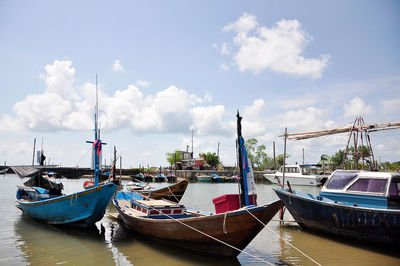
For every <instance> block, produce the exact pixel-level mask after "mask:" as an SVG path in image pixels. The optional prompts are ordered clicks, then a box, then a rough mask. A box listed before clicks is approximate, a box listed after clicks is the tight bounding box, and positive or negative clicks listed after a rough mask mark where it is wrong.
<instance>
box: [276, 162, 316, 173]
mask: <svg viewBox="0 0 400 266" xmlns="http://www.w3.org/2000/svg"><path fill="white" fill-rule="evenodd" d="M282 172H283V166H281V167H280V168H279V170H278V173H282ZM285 173H301V174H302V175H319V173H318V168H317V167H316V165H311V164H302V165H298V164H295V165H286V166H285Z"/></svg>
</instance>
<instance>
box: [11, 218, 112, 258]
mask: <svg viewBox="0 0 400 266" xmlns="http://www.w3.org/2000/svg"><path fill="white" fill-rule="evenodd" d="M14 230H15V234H16V246H17V248H18V249H19V250H20V251H21V252H22V256H23V258H24V261H25V262H27V263H29V264H31V265H54V264H64V263H67V264H76V265H79V264H81V265H83V264H87V263H88V262H90V264H97V263H99V264H107V265H112V264H114V259H113V254H112V252H111V251H110V250H109V249H108V248H107V246H106V243H105V241H104V231H103V233H102V232H101V230H98V229H97V228H92V229H88V230H82V229H80V228H73V227H67V226H52V225H48V224H45V223H42V222H40V221H37V220H34V219H32V218H30V217H28V216H26V215H21V217H20V219H19V220H17V221H16V222H15V224H14Z"/></svg>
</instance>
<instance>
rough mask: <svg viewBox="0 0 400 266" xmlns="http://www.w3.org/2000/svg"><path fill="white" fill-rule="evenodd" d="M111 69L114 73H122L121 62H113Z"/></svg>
mask: <svg viewBox="0 0 400 266" xmlns="http://www.w3.org/2000/svg"><path fill="white" fill-rule="evenodd" d="M112 69H113V71H114V72H124V68H123V66H122V65H121V60H118V59H117V60H115V61H114V64H113V68H112Z"/></svg>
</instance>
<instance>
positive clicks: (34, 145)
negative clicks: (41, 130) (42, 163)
mask: <svg viewBox="0 0 400 266" xmlns="http://www.w3.org/2000/svg"><path fill="white" fill-rule="evenodd" d="M35 150H36V138H34V139H33V158H32V165H34V164H35Z"/></svg>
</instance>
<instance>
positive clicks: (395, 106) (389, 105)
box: [381, 98, 400, 113]
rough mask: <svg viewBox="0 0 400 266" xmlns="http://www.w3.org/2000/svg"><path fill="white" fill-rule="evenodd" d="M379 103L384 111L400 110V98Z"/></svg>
mask: <svg viewBox="0 0 400 266" xmlns="http://www.w3.org/2000/svg"><path fill="white" fill-rule="evenodd" d="M381 104H382V106H383V111H384V112H385V113H398V112H399V110H400V98H394V99H389V100H384V101H382V102H381Z"/></svg>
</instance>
